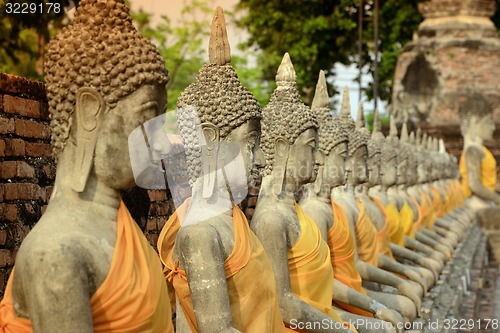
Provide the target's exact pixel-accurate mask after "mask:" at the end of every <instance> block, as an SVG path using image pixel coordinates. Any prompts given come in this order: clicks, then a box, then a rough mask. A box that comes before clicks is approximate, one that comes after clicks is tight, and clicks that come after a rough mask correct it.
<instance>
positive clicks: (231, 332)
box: [222, 327, 242, 333]
mask: <svg viewBox="0 0 500 333" xmlns="http://www.w3.org/2000/svg"><path fill="white" fill-rule="evenodd" d="M222 332H223V333H242V332H241V331H238V330H237V329H236V328H234V327H229V328H227V329H225V330H223V331H222Z"/></svg>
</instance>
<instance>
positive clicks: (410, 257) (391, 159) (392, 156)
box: [368, 110, 442, 290]
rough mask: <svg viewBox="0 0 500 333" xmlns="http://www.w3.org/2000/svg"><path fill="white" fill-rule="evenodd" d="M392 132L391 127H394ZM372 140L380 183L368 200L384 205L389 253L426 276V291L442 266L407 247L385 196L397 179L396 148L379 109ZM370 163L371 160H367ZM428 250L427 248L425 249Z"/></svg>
mask: <svg viewBox="0 0 500 333" xmlns="http://www.w3.org/2000/svg"><path fill="white" fill-rule="evenodd" d="M393 131H394V129H393ZM371 140H372V141H374V142H376V143H377V144H378V145H379V146H380V149H381V166H380V170H381V173H382V174H381V178H380V184H378V185H377V184H373V185H374V186H371V187H370V189H369V192H368V194H369V196H370V199H371V200H373V201H374V202H379V203H380V204H378V206H379V207H380V206H381V209H383V208H385V212H386V214H385V218H386V221H387V223H388V224H389V225H390V226H391V227H390V230H391V231H390V235H391V244H390V248H391V252H392V255H393V256H394V257H395V258H396V259H397V260H405V261H411V262H413V263H414V266H411V268H412V269H413V270H416V271H417V272H418V273H419V274H420V275H422V276H423V277H424V278H425V286H426V287H425V290H427V289H428V287H430V286H431V285H433V284H434V282H435V280H436V279H437V277H438V274H439V269H440V268H442V265H439V266H438V267H439V268H437V267H436V266H437V263H435V262H433V261H431V260H430V259H429V258H426V257H424V256H423V255H421V254H419V253H416V252H413V251H410V250H407V249H406V248H405V247H406V246H408V243H411V240H409V239H408V237H405V234H404V229H403V225H402V222H401V216H400V214H399V211H398V209H397V208H396V206H395V205H394V204H393V203H391V202H390V200H389V198H388V194H387V191H388V189H389V188H391V187H392V186H394V185H395V184H396V181H397V163H396V162H397V152H398V151H397V150H396V149H395V148H394V146H393V142H392V140H394V136H393V137H392V138H386V137H384V135H383V134H382V132H381V124H380V119H379V114H378V110H375V114H374V124H373V133H372V136H371ZM370 164H372V162H370ZM426 249H427V248H426ZM422 267H423V268H422Z"/></svg>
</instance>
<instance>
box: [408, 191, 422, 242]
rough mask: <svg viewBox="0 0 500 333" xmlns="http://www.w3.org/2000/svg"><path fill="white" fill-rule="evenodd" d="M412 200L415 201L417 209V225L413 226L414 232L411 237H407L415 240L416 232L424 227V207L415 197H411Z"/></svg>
mask: <svg viewBox="0 0 500 333" xmlns="http://www.w3.org/2000/svg"><path fill="white" fill-rule="evenodd" d="M410 200H411V201H413V204H414V205H415V206H416V207H417V220H416V221H415V223H414V225H413V232H412V233H411V235H407V236H408V237H411V238H413V239H415V231H418V230H419V229H420V227H421V226H422V218H423V213H422V207H421V205H420V203H419V202H418V200H417V199H415V197H413V196H411V195H410Z"/></svg>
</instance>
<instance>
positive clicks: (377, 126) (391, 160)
mask: <svg viewBox="0 0 500 333" xmlns="http://www.w3.org/2000/svg"><path fill="white" fill-rule="evenodd" d="M371 139H372V140H373V141H375V142H376V143H378V145H379V147H380V152H381V154H380V184H381V185H382V186H384V187H385V188H389V187H391V186H393V185H395V184H396V180H397V176H396V173H397V154H396V149H394V147H393V146H392V145H391V144H390V142H389V140H388V138H386V137H385V136H384V134H383V133H382V125H381V123H380V116H379V112H378V109H375V112H374V115H373V133H372V136H371Z"/></svg>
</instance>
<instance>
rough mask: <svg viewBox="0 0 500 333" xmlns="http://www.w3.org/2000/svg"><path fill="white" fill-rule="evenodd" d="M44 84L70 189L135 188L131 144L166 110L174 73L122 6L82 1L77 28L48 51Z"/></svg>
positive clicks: (107, 0)
mask: <svg viewBox="0 0 500 333" xmlns="http://www.w3.org/2000/svg"><path fill="white" fill-rule="evenodd" d="M44 69H45V73H46V75H45V80H46V88H47V99H48V103H49V112H50V117H51V122H50V127H51V131H52V139H51V142H52V146H53V151H54V155H55V156H56V158H58V160H59V166H58V173H59V172H63V171H62V170H61V171H60V168H59V167H61V168H64V169H71V170H68V171H66V172H68V173H71V175H72V176H71V177H69V178H71V180H70V184H68V185H69V186H70V187H71V189H72V190H73V191H75V192H83V191H84V190H85V187H86V184H87V180H88V177H89V175H90V174H91V172H92V173H95V176H96V177H97V179H98V180H100V181H103V182H104V183H106V184H107V185H109V186H110V187H112V188H115V189H125V188H129V187H132V186H133V185H134V178H133V174H132V169H131V166H130V159H129V152H128V145H127V142H128V141H127V138H128V135H129V134H130V132H132V130H133V129H134V128H135V127H137V126H139V125H141V124H142V123H143V122H145V121H147V120H149V119H151V118H154V117H155V116H157V115H158V114H160V113H161V112H163V111H164V109H165V106H166V90H165V84H166V83H167V82H168V79H169V78H168V73H167V70H166V69H165V65H164V60H163V59H162V58H161V56H160V55H159V53H158V51H157V49H156V47H155V46H154V45H153V43H151V42H150V41H149V40H148V39H146V38H144V37H143V36H142V35H141V34H140V33H139V32H137V30H136V29H135V28H134V26H133V24H132V19H131V18H130V15H129V11H128V8H127V7H126V6H125V4H124V3H123V1H121V0H82V1H80V4H79V6H78V8H77V10H76V12H75V19H74V23H73V24H71V25H69V26H68V27H66V28H64V29H63V30H61V31H60V32H59V33H58V34H57V35H56V36H55V37H54V38H53V39H52V40H51V41H50V43H49V45H48V46H47V52H46V55H45V64H44Z"/></svg>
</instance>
